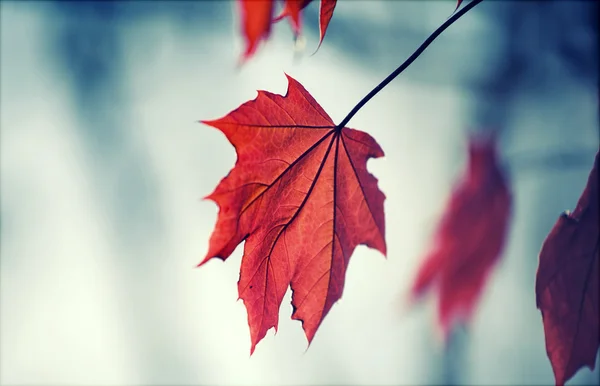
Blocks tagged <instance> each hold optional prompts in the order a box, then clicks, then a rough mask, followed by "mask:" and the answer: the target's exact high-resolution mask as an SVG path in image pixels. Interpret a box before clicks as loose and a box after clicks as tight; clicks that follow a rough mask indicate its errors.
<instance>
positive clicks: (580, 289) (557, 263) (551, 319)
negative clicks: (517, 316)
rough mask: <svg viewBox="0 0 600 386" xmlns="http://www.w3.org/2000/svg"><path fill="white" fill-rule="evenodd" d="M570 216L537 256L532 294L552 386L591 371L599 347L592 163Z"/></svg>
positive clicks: (598, 238)
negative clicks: (554, 381)
mask: <svg viewBox="0 0 600 386" xmlns="http://www.w3.org/2000/svg"><path fill="white" fill-rule="evenodd" d="M599 157H600V156H599V155H598V153H597V154H596V159H595V161H594V166H593V168H592V171H591V172H590V176H589V178H588V182H587V185H586V187H585V189H584V191H583V193H582V194H581V197H580V198H579V202H578V203H577V206H576V207H575V210H574V211H573V213H568V212H567V213H563V214H562V215H561V216H560V217H559V218H558V220H557V221H556V224H554V227H553V228H552V230H551V231H550V233H549V234H548V236H547V237H546V240H545V241H544V244H543V245H542V249H541V251H540V258H539V266H538V271H537V277H536V283H535V293H536V302H537V307H538V308H539V309H540V311H541V313H542V320H543V323H544V333H545V336H546V351H547V353H548V358H549V359H550V363H551V364H552V369H553V371H554V378H555V380H556V384H557V385H563V384H564V383H565V382H566V381H567V380H569V379H570V378H571V377H572V376H573V375H574V374H575V373H576V372H577V371H578V370H579V369H580V368H581V367H583V366H588V367H589V368H590V369H592V370H593V369H594V365H595V362H596V352H597V351H598V347H599V346H600V335H599V333H598V330H599V329H600V323H599V318H600V316H599V315H600V306H599V300H600V299H599V296H598V291H599V287H598V277H599V276H600V271H599V267H598V246H599V244H600V236H599V235H600V225H599V221H600V219H599V215H598V212H599V210H600V209H599V205H598V204H599V203H598V200H599V192H598V162H599V160H598V158H599Z"/></svg>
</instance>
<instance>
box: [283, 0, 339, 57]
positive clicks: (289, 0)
mask: <svg viewBox="0 0 600 386" xmlns="http://www.w3.org/2000/svg"><path fill="white" fill-rule="evenodd" d="M311 1H312V0H286V2H285V7H284V9H283V11H282V12H281V15H279V16H278V17H276V18H275V20H273V21H274V22H277V21H279V20H281V19H283V18H285V17H287V16H289V17H290V19H291V23H292V29H293V30H294V34H295V35H296V36H297V35H299V34H300V28H301V25H302V24H301V22H300V11H301V10H302V9H304V8H305V7H306V6H307V5H308V4H310V2H311ZM336 3H337V0H321V7H320V8H319V46H318V47H317V49H318V48H319V47H320V46H321V43H323V39H324V38H325V33H327V27H328V26H329V22H330V21H331V17H332V16H333V11H334V9H335V5H336Z"/></svg>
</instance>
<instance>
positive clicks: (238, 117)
mask: <svg viewBox="0 0 600 386" xmlns="http://www.w3.org/2000/svg"><path fill="white" fill-rule="evenodd" d="M288 81H289V86H288V93H287V95H285V96H280V95H276V94H271V93H268V92H265V91H259V94H258V97H257V98H256V99H255V100H253V101H249V102H246V103H244V104H242V105H241V106H240V107H239V108H238V109H236V110H234V111H232V112H231V113H229V114H228V115H227V116H225V117H223V118H221V119H217V120H214V121H207V122H204V123H206V124H208V125H210V126H213V127H215V128H217V129H219V130H221V131H222V132H223V133H224V134H225V135H226V137H227V139H228V140H229V141H230V142H231V143H232V145H233V146H234V147H235V149H236V152H237V155H238V159H237V161H236V165H235V167H234V168H233V169H232V170H231V171H230V173H229V174H228V175H227V176H226V177H225V178H224V179H223V180H221V182H220V183H219V185H218V186H217V188H216V189H215V191H214V192H213V193H212V194H211V195H209V196H208V198H209V199H211V200H213V201H215V202H216V203H217V205H218V206H219V215H218V219H217V224H216V226H215V230H214V231H213V234H212V236H211V239H210V246H209V251H208V253H207V255H206V257H205V259H204V260H203V261H202V262H201V263H200V265H202V264H204V263H206V262H207V261H208V260H210V259H211V258H213V257H219V258H221V259H223V260H225V259H226V258H227V257H229V255H231V253H232V252H233V250H234V249H235V247H236V246H237V245H238V244H239V243H241V242H242V241H244V240H245V241H246V243H245V245H244V255H243V257H242V267H241V270H240V280H239V282H238V292H239V296H240V298H241V299H242V300H243V301H244V304H245V306H246V308H247V311H248V324H249V326H250V335H251V341H252V347H251V353H252V352H253V351H254V348H255V346H256V344H257V343H258V342H259V341H260V340H261V339H262V338H263V337H264V336H265V334H266V333H267V331H268V330H269V329H270V328H271V327H275V328H276V329H277V324H278V314H279V307H280V304H281V301H282V299H283V296H284V294H285V292H286V290H287V287H288V285H291V288H292V291H293V295H292V305H293V307H294V313H293V315H292V318H293V319H297V320H301V321H302V322H303V328H304V331H305V334H306V336H307V339H308V341H309V342H310V341H312V339H313V337H314V334H315V332H316V330H317V329H318V327H319V325H320V323H321V322H322V320H323V318H324V317H325V316H326V315H327V313H328V311H329V310H330V308H331V306H332V305H333V303H334V302H336V301H337V300H338V299H339V298H340V297H341V295H342V291H343V286H344V279H345V273H346V268H347V265H348V261H349V259H350V256H351V254H352V252H353V251H354V248H355V247H356V246H357V245H359V244H366V245H367V246H369V247H371V248H375V249H377V250H379V251H380V252H381V253H383V254H384V255H385V253H386V247H385V239H384V235H385V224H384V213H383V202H384V199H385V196H384V195H383V193H382V192H381V191H380V190H379V189H378V187H377V179H376V178H375V177H373V176H372V175H371V174H370V173H369V172H368V171H367V169H366V163H367V160H368V159H369V158H377V157H382V156H383V151H382V150H381V148H380V147H379V145H378V144H377V143H376V142H375V140H374V139H373V138H372V137H371V136H369V135H368V134H366V133H363V132H360V131H356V130H352V129H349V128H343V129H338V128H337V127H336V126H335V125H334V124H333V122H332V120H331V118H330V117H329V116H328V115H327V113H326V112H325V111H324V110H323V109H322V108H321V106H319V104H318V103H317V102H316V101H315V100H314V99H313V98H312V96H311V95H310V94H309V93H308V92H307V91H306V90H305V89H304V87H302V85H301V84H300V83H298V82H297V81H295V80H294V79H292V78H291V77H289V76H288Z"/></svg>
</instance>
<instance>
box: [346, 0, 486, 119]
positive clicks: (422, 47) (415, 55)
mask: <svg viewBox="0 0 600 386" xmlns="http://www.w3.org/2000/svg"><path fill="white" fill-rule="evenodd" d="M482 1H483V0H472V1H471V2H470V3H469V4H467V5H466V6H465V7H464V8H462V9H461V10H459V11H458V12H457V13H455V14H454V15H453V16H452V17H450V18H448V20H446V22H445V23H444V24H442V25H441V26H439V28H438V29H436V30H435V31H434V32H433V33H432V34H431V35H430V36H429V37H428V38H427V40H425V41H424V42H423V44H421V45H420V46H419V48H417V50H416V51H415V52H414V53H413V54H412V55H411V56H409V58H408V59H406V60H405V61H404V63H402V64H401V65H400V67H398V68H396V69H395V70H394V72H392V73H391V74H390V75H388V77H387V78H385V79H384V80H383V81H381V83H379V84H378V85H377V86H376V87H375V88H374V89H373V90H371V92H370V93H368V94H367V95H366V96H365V97H364V98H363V99H361V101H360V102H358V104H357V105H356V106H354V108H353V109H352V110H351V111H350V112H349V113H348V115H346V117H345V118H344V119H343V120H342V121H341V122H340V124H339V125H337V127H338V128H342V127H344V126H346V124H347V123H348V122H349V121H350V119H352V117H353V116H354V115H355V114H356V113H357V112H358V110H360V109H361V108H362V107H363V106H364V105H365V104H366V103H367V102H368V101H370V100H371V98H373V97H374V96H375V95H376V94H377V93H378V92H379V91H381V90H383V88H384V87H385V86H387V85H388V84H389V83H390V82H391V81H392V80H394V78H396V77H397V76H398V75H400V74H401V73H402V72H403V71H404V70H406V68H407V67H408V66H410V65H411V64H412V62H414V61H415V59H417V58H418V57H419V56H420V55H421V54H422V53H423V51H425V49H426V48H427V47H429V45H430V44H431V43H433V41H434V40H435V39H436V38H437V37H438V36H439V35H440V34H441V33H442V32H444V30H445V29H446V28H448V27H450V26H451V25H452V24H453V23H454V22H455V21H457V20H458V19H460V18H461V16H462V15H464V14H465V13H467V12H469V10H470V9H471V8H473V7H475V6H476V5H477V4H479V3H481V2H482Z"/></svg>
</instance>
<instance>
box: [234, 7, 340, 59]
mask: <svg viewBox="0 0 600 386" xmlns="http://www.w3.org/2000/svg"><path fill="white" fill-rule="evenodd" d="M311 1H312V0H286V1H285V5H284V9H283V11H282V12H281V14H280V15H279V16H278V17H277V18H275V19H273V5H274V0H240V7H241V8H240V9H241V20H242V32H243V35H244V36H245V38H246V49H245V51H244V54H243V59H244V60H246V59H248V58H250V57H251V56H252V55H253V54H254V52H255V51H256V48H257V46H258V43H259V42H260V41H261V40H263V39H267V38H268V37H269V34H270V32H271V24H272V23H273V22H277V21H279V20H282V19H284V18H285V17H288V16H289V18H290V23H291V25H292V29H293V30H294V34H295V35H296V36H297V35H299V34H300V29H301V25H302V23H301V20H300V14H301V11H302V9H304V8H305V7H306V6H307V5H308V4H309V3H310V2H311ZM336 2H337V0H321V8H320V13H319V30H320V39H319V46H321V43H322V42H323V38H324V37H325V33H326V32H327V26H328V25H329V21H330V20H331V17H332V16H333V10H334V9H335V5H336Z"/></svg>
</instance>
